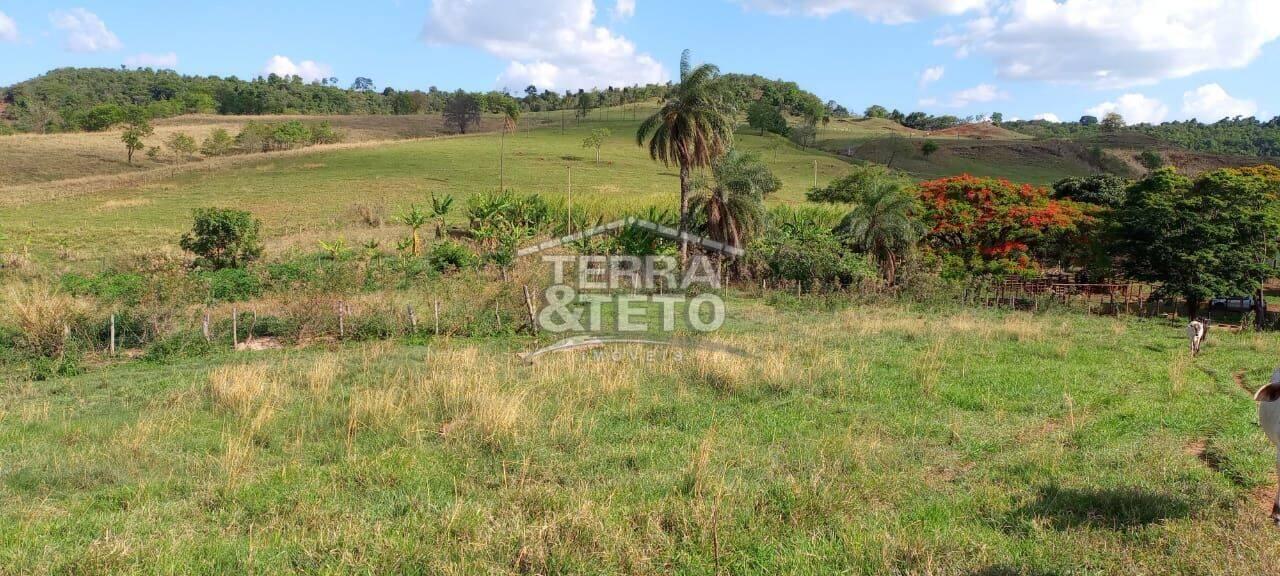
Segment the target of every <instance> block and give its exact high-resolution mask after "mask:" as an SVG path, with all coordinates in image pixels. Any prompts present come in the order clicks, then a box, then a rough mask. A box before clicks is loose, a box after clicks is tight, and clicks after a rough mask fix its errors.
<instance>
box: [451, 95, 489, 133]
mask: <svg viewBox="0 0 1280 576" xmlns="http://www.w3.org/2000/svg"><path fill="white" fill-rule="evenodd" d="M478 122H480V99H479V98H477V97H476V95H475V94H468V93H466V92H463V91H461V90H459V91H457V92H454V93H453V95H452V96H450V97H449V101H448V103H446V104H445V108H444V124H445V126H448V127H450V128H452V129H453V130H454V131H456V132H457V133H459V134H466V133H467V128H469V127H471V125H472V124H476V123H478Z"/></svg>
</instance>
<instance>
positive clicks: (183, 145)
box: [164, 132, 196, 158]
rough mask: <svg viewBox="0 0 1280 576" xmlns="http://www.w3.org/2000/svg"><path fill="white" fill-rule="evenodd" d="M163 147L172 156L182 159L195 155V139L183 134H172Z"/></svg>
mask: <svg viewBox="0 0 1280 576" xmlns="http://www.w3.org/2000/svg"><path fill="white" fill-rule="evenodd" d="M164 145H165V147H166V148H168V149H169V150H170V151H171V152H173V153H174V154H176V155H178V156H181V157H184V158H189V157H191V156H192V155H194V154H195V153H196V139H195V138H192V137H190V136H188V135H187V134H186V133H184V132H174V133H173V135H172V136H169V139H168V140H166V141H165V143H164Z"/></svg>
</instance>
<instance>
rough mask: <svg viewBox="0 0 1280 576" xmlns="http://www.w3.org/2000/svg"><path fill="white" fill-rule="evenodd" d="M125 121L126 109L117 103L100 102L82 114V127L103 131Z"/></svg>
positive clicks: (88, 129)
mask: <svg viewBox="0 0 1280 576" xmlns="http://www.w3.org/2000/svg"><path fill="white" fill-rule="evenodd" d="M123 121H124V109H123V108H121V107H119V106H117V105H115V104H99V105H97V106H94V107H93V108H90V109H89V110H88V111H87V112H85V113H84V114H83V115H81V116H80V118H79V121H78V122H77V123H78V124H79V125H80V128H82V129H84V130H87V131H89V132H101V131H103V130H106V129H108V128H111V127H112V126H115V125H116V124H119V123H120V122H123Z"/></svg>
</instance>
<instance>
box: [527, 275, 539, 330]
mask: <svg viewBox="0 0 1280 576" xmlns="http://www.w3.org/2000/svg"><path fill="white" fill-rule="evenodd" d="M524 305H525V307H526V308H528V309H529V328H530V329H531V330H533V333H534V334H537V333H538V314H537V312H535V311H534V310H533V298H532V297H530V296H529V286H528V285H527V284H526V285H525V286H524Z"/></svg>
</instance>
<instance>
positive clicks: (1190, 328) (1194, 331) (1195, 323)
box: [1187, 319, 1209, 356]
mask: <svg viewBox="0 0 1280 576" xmlns="http://www.w3.org/2000/svg"><path fill="white" fill-rule="evenodd" d="M1208 333H1209V324H1208V323H1207V322H1205V321H1204V320H1200V319H1196V320H1192V321H1191V323H1190V324H1187V339H1188V340H1190V341H1191V355H1192V356H1197V355H1199V354H1200V345H1201V344H1204V336H1205V334H1208Z"/></svg>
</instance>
